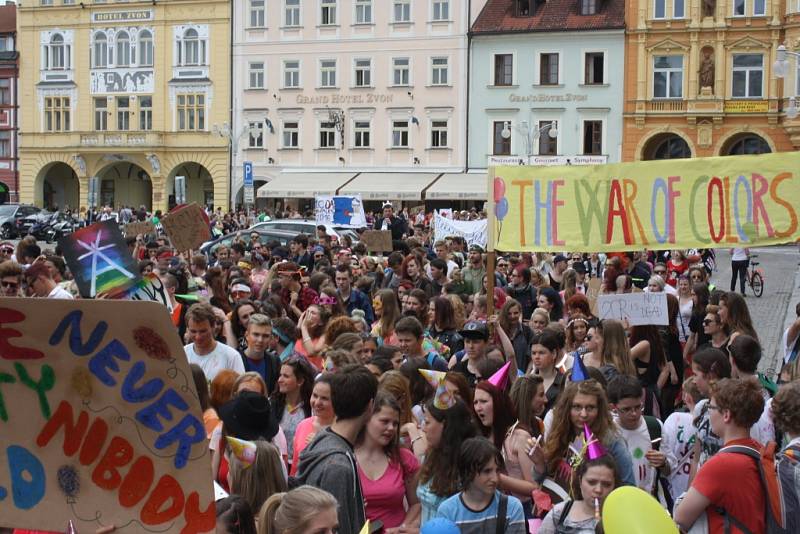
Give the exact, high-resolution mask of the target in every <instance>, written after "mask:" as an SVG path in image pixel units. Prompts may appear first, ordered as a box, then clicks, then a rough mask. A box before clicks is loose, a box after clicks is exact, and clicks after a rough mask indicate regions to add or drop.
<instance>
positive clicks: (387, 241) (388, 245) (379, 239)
mask: <svg viewBox="0 0 800 534" xmlns="http://www.w3.org/2000/svg"><path fill="white" fill-rule="evenodd" d="M361 242H362V243H364V246H366V247H367V251H369V252H391V251H392V250H393V247H392V232H391V231H389V230H365V231H364V233H363V234H361Z"/></svg>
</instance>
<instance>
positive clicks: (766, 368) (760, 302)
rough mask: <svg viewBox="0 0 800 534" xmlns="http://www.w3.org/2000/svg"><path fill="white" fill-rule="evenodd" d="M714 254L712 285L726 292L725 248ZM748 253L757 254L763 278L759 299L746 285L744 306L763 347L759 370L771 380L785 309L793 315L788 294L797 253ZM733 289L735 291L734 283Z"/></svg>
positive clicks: (799, 257) (792, 286) (799, 256)
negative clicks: (714, 269)
mask: <svg viewBox="0 0 800 534" xmlns="http://www.w3.org/2000/svg"><path fill="white" fill-rule="evenodd" d="M716 252H717V254H716V257H717V271H716V272H714V273H713V275H712V283H713V284H714V285H716V286H717V287H718V288H719V289H723V290H725V291H728V290H729V289H730V280H731V262H730V254H729V251H728V249H720V250H717V251H716ZM750 252H751V254H756V255H758V258H755V261H758V262H760V265H759V266H758V267H760V268H761V269H762V270H763V272H764V279H765V281H764V295H763V296H762V297H761V298H756V297H755V296H753V292H752V290H751V289H750V287H749V286H748V287H747V288H746V292H747V298H746V300H747V305H748V307H749V309H750V315H751V317H752V319H753V324H754V326H755V327H756V331H757V332H758V337H759V339H760V341H761V345H762V348H763V358H762V360H761V364H760V365H759V368H760V369H759V370H761V371H762V372H765V373H767V374H768V375H769V376H772V377H774V376H775V374H776V372H777V370H778V369H779V368H780V359H781V358H782V357H783V352H782V350H781V349H780V343H781V336H782V335H783V328H784V326H783V325H784V317H785V315H786V313H787V306H791V309H792V310H791V311H792V314H793V313H794V305H795V302H794V301H792V302H790V300H791V299H792V293H793V292H796V290H797V288H796V287H795V286H796V284H797V282H796V278H795V274H796V273H797V271H798V262H800V253H798V248H797V247H796V246H776V247H765V248H757V249H751V251H750ZM736 290H737V291H738V290H739V287H738V282H737V287H736ZM795 298H796V297H795Z"/></svg>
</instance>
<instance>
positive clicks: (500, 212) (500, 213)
mask: <svg viewBox="0 0 800 534" xmlns="http://www.w3.org/2000/svg"><path fill="white" fill-rule="evenodd" d="M494 214H495V215H496V216H497V220H498V221H502V220H503V219H505V218H506V215H507V214H508V199H507V198H506V197H503V198H501V199H500V201H499V202H495V204H494Z"/></svg>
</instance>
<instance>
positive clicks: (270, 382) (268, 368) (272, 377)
mask: <svg viewBox="0 0 800 534" xmlns="http://www.w3.org/2000/svg"><path fill="white" fill-rule="evenodd" d="M239 354H240V355H241V356H242V363H244V370H245V371H247V372H250V371H255V372H257V373H258V374H260V375H261V378H263V379H264V382H265V383H266V384H267V395H268V396H269V395H272V394H273V393H275V387H276V386H277V384H278V375H279V374H280V372H281V359H280V358H278V355H277V354H275V353H274V352H272V351H269V350H267V351H264V362H265V363H266V365H265V366H264V369H263V370H262V369H257V368H256V367H255V366H254V365H253V363H252V362H251V361H250V359H249V358H248V357H247V356H245V353H244V352H243V351H239Z"/></svg>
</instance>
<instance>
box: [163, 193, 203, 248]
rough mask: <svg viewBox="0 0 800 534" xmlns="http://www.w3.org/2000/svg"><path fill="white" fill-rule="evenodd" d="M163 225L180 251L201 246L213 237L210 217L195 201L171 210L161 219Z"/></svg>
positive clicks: (173, 244)
mask: <svg viewBox="0 0 800 534" xmlns="http://www.w3.org/2000/svg"><path fill="white" fill-rule="evenodd" d="M161 225H162V226H163V227H164V232H166V233H167V237H169V240H170V241H171V242H172V246H173V247H175V248H176V249H177V250H178V252H186V251H187V250H192V249H196V248H199V247H200V245H202V244H203V243H205V242H206V241H208V240H209V239H211V229H210V228H209V227H208V217H207V216H206V213H205V212H204V211H203V208H201V207H200V206H198V205H197V204H195V203H192V204H189V205H187V206H181V207H179V208H176V209H174V210H173V211H171V212H169V213H168V214H167V216H166V217H164V218H163V219H161Z"/></svg>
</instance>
